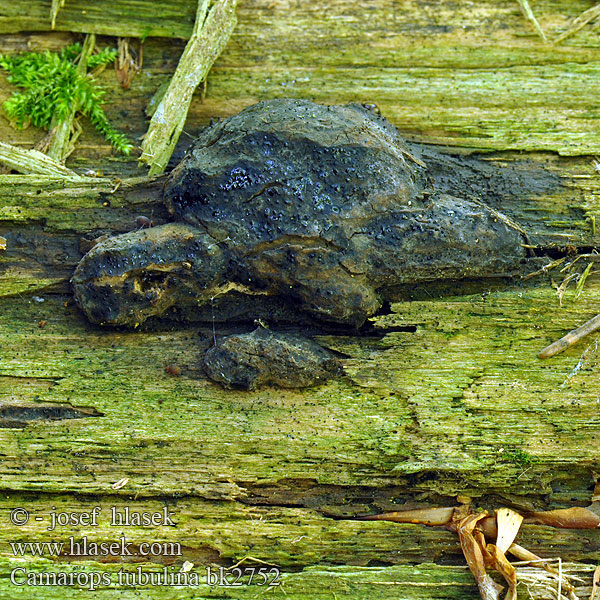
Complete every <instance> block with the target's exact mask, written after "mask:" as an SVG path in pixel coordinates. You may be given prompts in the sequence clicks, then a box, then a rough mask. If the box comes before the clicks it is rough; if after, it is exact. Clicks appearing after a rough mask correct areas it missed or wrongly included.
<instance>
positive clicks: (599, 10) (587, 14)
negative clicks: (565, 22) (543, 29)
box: [554, 4, 600, 44]
mask: <svg viewBox="0 0 600 600" xmlns="http://www.w3.org/2000/svg"><path fill="white" fill-rule="evenodd" d="M598 15H600V4H596V6H592V8H588V10H586V11H584V12H582V13H581V14H580V15H579V16H578V17H577V18H576V19H575V20H574V21H573V22H572V23H571V24H570V25H569V27H567V29H566V30H565V31H563V32H562V33H561V34H560V35H559V36H558V37H557V38H556V39H555V40H554V43H555V44H560V43H561V42H562V41H563V40H565V39H567V38H568V37H569V36H571V35H573V34H574V33H577V32H578V31H579V30H580V29H583V28H584V27H585V26H586V25H587V24H588V23H589V22H590V21H592V20H593V19H595V18H596V17H597V16H598Z"/></svg>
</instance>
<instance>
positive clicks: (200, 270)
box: [72, 99, 526, 326]
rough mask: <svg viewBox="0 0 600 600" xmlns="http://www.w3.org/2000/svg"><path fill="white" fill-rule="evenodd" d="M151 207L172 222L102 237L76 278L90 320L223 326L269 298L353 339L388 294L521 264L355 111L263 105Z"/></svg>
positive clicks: (224, 126)
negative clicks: (343, 329)
mask: <svg viewBox="0 0 600 600" xmlns="http://www.w3.org/2000/svg"><path fill="white" fill-rule="evenodd" d="M164 199H165V203H166V205H167V207H168V209H169V212H170V213H171V214H172V216H173V219H174V221H175V222H174V223H170V224H168V225H163V226H159V227H152V228H146V229H141V230H137V231H133V232H130V233H128V234H123V235H120V236H116V237H113V238H109V239H107V240H105V241H103V242H101V243H99V244H98V245H96V246H95V247H94V248H93V249H92V250H91V251H90V252H89V253H88V254H87V255H86V256H85V257H84V258H83V260H82V261H81V263H80V265H79V266H78V267H77V270H76V271H75V274H74V276H73V280H72V281H73V287H74V291H75V298H76V299H77V302H78V304H79V306H80V307H81V308H82V309H83V311H84V312H85V313H86V314H87V316H88V317H89V318H90V319H91V320H92V321H94V322H98V323H103V324H124V325H134V324H136V323H139V322H141V321H143V320H144V319H146V318H147V317H149V316H152V315H161V314H163V313H164V312H165V311H166V310H167V309H169V308H171V307H173V306H176V307H178V308H179V309H180V313H181V312H183V313H185V314H188V315H190V316H191V317H192V318H193V316H194V313H198V314H206V307H207V306H210V308H211V311H212V312H213V315H214V307H215V305H216V304H215V302H216V299H217V300H218V306H219V307H225V313H226V314H225V318H227V316H228V315H227V311H230V313H231V314H236V315H237V316H239V314H240V311H241V312H243V313H247V316H248V318H249V319H252V318H254V317H256V316H262V317H263V318H264V317H265V314H264V311H263V312H262V313H261V308H264V307H265V306H270V305H271V303H272V302H273V301H276V302H277V303H279V304H278V305H280V306H287V307H292V313H294V312H295V314H297V315H298V318H299V319H300V318H301V315H302V314H305V315H309V316H310V317H314V318H317V319H318V320H321V321H326V322H331V323H339V324H345V325H351V326H358V325H360V324H362V323H363V322H364V321H365V319H366V318H367V317H368V316H370V315H372V314H373V313H375V312H376V311H377V310H378V309H379V307H380V306H381V304H382V302H383V301H384V300H385V299H386V294H387V290H389V289H392V288H393V287H394V286H398V285H403V284H412V283H420V282H428V281H438V280H447V279H462V278H473V277H493V276H504V275H510V274H511V273H512V272H514V271H515V269H516V267H517V265H518V264H519V262H520V261H522V260H523V258H524V257H525V256H526V251H525V249H524V248H523V244H524V243H525V241H526V236H525V234H524V233H523V232H522V230H521V229H520V228H519V227H518V226H517V225H515V224H514V223H513V222H512V221H510V220H509V219H508V218H506V217H505V216H503V215H502V214H500V213H498V212H496V211H495V210H493V209H491V208H490V207H488V206H486V205H485V204H483V203H480V202H479V201H477V200H476V199H472V198H471V199H469V200H466V199H464V198H463V199H461V198H456V197H453V196H450V195H448V194H446V193H444V192H443V191H441V190H438V189H436V186H435V184H434V179H433V178H432V177H431V176H430V174H429V173H428V169H427V166H426V164H425V163H424V162H423V160H422V159H421V158H419V157H418V156H416V155H415V153H414V152H413V151H412V150H409V149H408V147H407V146H406V145H405V143H404V142H403V140H402V139H401V138H400V136H399V134H398V131H397V130H396V129H395V127H393V126H392V125H391V124H390V123H389V122H388V121H387V120H386V119H384V118H383V117H381V116H379V115H378V114H377V113H376V112H373V111H371V110H369V109H368V108H365V107H363V106H360V105H347V106H322V105H318V104H314V103H312V102H309V101H305V100H293V99H280V100H270V101H267V102H261V103H259V104H256V105H254V106H251V107H249V108H247V109H245V110H244V111H242V112H241V113H239V114H238V115H235V116H233V117H231V118H229V119H226V120H224V121H220V122H218V123H216V124H213V125H211V126H209V127H208V128H207V129H206V130H204V131H203V132H202V134H201V135H200V136H199V138H198V139H197V140H196V141H195V142H194V144H193V145H192V146H191V148H190V149H189V151H188V153H187V155H186V156H185V158H184V159H183V160H182V161H181V163H180V164H179V165H178V166H177V167H176V168H175V169H174V170H173V171H172V172H171V174H170V175H169V177H168V180H167V183H166V185H165V195H164ZM228 299H230V300H228ZM240 306H241V307H243V309H240ZM236 307H237V308H236Z"/></svg>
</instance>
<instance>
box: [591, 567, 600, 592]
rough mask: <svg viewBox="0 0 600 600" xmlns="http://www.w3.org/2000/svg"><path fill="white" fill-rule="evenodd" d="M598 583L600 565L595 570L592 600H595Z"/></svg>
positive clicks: (599, 579) (599, 580)
mask: <svg viewBox="0 0 600 600" xmlns="http://www.w3.org/2000/svg"><path fill="white" fill-rule="evenodd" d="M598 582H600V565H599V566H597V567H596V568H595V569H594V577H593V579H592V594H591V596H590V600H594V598H595V597H596V592H597V591H598Z"/></svg>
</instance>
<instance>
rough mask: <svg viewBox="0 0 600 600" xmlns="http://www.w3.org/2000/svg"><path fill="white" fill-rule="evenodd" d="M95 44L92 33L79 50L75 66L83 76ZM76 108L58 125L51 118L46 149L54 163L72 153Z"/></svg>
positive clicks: (72, 108)
mask: <svg viewBox="0 0 600 600" xmlns="http://www.w3.org/2000/svg"><path fill="white" fill-rule="evenodd" d="M95 44H96V36H95V35H94V34H93V33H92V34H89V35H87V36H86V38H85V42H84V43H83V48H82V49H81V56H80V57H79V63H78V64H77V70H78V71H79V72H80V73H82V74H85V73H86V72H87V61H88V57H89V56H90V55H91V53H92V51H93V50H94V45H95ZM75 112H76V107H75V106H73V107H71V111H70V112H69V115H68V116H67V117H66V118H65V119H64V120H63V121H61V122H60V123H59V122H58V120H57V119H56V117H53V118H52V123H51V124H50V130H54V132H55V133H54V137H53V139H52V142H51V143H50V147H49V148H48V156H49V157H50V158H53V159H54V160H55V161H58V162H61V163H62V162H64V161H65V160H66V158H67V156H69V154H70V153H71V152H72V151H73V147H72V146H73V144H72V139H71V132H72V131H73V129H74V127H73V119H74V118H75Z"/></svg>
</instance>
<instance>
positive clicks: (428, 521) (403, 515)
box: [357, 507, 455, 527]
mask: <svg viewBox="0 0 600 600" xmlns="http://www.w3.org/2000/svg"><path fill="white" fill-rule="evenodd" d="M454 510H455V509H454V507H449V508H448V507H445V508H415V509H413V510H399V511H395V512H388V513H382V514H380V515H369V516H366V517H358V518H357V520H358V521H393V522H394V523H418V524H419V525H429V526H430V527H438V526H442V525H447V524H448V523H450V520H451V519H452V515H453V514H454Z"/></svg>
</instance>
